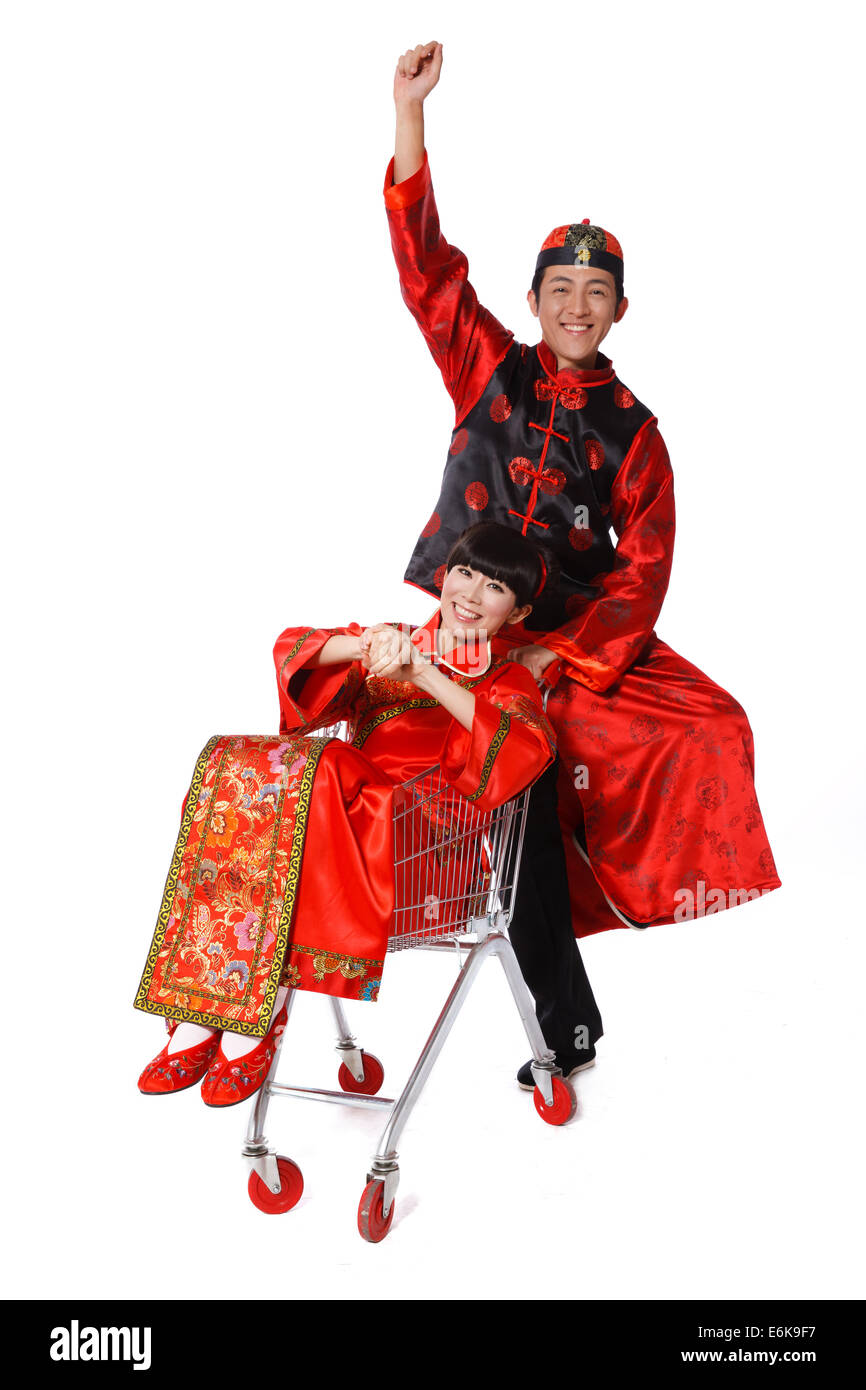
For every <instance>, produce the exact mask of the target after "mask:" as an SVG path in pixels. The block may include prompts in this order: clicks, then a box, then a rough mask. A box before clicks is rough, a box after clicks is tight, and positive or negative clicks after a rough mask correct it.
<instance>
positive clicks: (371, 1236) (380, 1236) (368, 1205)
mask: <svg viewBox="0 0 866 1390" xmlns="http://www.w3.org/2000/svg"><path fill="white" fill-rule="evenodd" d="M384 1197H385V1184H384V1182H383V1181H382V1179H381V1178H373V1179H372V1180H371V1181H370V1182H368V1183H367V1186H366V1187H365V1188H364V1191H363V1193H362V1194H361V1201H360V1204H359V1206H358V1230H359V1231H360V1232H361V1235H362V1236H363V1237H364V1239H365V1240H369V1241H370V1242H371V1243H372V1244H373V1245H376V1244H377V1243H378V1242H379V1241H380V1240H384V1239H385V1237H386V1235H387V1234H388V1232H389V1231H390V1229H391V1222H392V1221H393V1220H394V1210H395V1207H396V1205H397V1203H396V1202H392V1203H391V1210H390V1211H389V1212H388V1215H387V1216H383V1215H382V1205H383V1201H384Z"/></svg>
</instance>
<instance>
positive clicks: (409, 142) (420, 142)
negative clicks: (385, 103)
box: [394, 42, 442, 183]
mask: <svg viewBox="0 0 866 1390" xmlns="http://www.w3.org/2000/svg"><path fill="white" fill-rule="evenodd" d="M441 71H442V45H441V43H435V42H433V43H420V44H419V45H418V47H417V48H409V49H407V50H406V52H405V53H404V54H403V56H402V58H400V59H398V62H397V70H396V72H395V73H394V105H395V107H396V108H397V133H396V136H395V139H394V182H395V183H403V182H404V181H405V180H406V179H409V178H411V177H412V175H413V174H416V173H417V172H418V170H419V169H420V168H421V165H422V164H423V163H424V102H425V101H426V100H427V97H428V96H429V95H430V93H431V92H432V90H433V88H434V87H435V86H436V83H437V82H438V81H439V74H440V72H441Z"/></svg>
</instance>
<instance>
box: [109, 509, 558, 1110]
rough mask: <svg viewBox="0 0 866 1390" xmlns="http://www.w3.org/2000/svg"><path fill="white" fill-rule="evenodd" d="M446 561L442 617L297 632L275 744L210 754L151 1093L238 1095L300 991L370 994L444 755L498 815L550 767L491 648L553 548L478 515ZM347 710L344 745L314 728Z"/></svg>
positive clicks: (265, 1058)
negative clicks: (416, 830)
mask: <svg viewBox="0 0 866 1390" xmlns="http://www.w3.org/2000/svg"><path fill="white" fill-rule="evenodd" d="M445 569H446V573H445V575H444V576H443V583H442V597H441V601H440V604H439V608H438V610H437V612H436V613H434V615H433V617H432V618H431V619H430V620H429V622H428V623H426V624H424V625H423V626H422V627H420V628H416V629H415V630H414V631H410V630H409V629H408V628H401V627H394V626H391V625H387V624H379V625H378V626H375V627H369V628H364V629H362V628H360V627H358V626H357V625H353V626H351V627H349V628H343V629H339V630H328V631H326V630H315V629H312V628H289V629H287V630H286V631H285V632H284V633H283V634H282V635H281V636H280V638H279V639H278V641H277V644H276V647H275V649H274V660H275V663H276V668H277V681H278V686H279V694H280V709H281V720H280V736H279V737H278V738H250V737H236V738H230V737H221V738H219V737H218V738H215V739H212V740H211V741H210V743H209V744H208V745H207V746H206V748H205V749H204V751H203V752H202V754H201V756H200V758H199V761H198V764H197V767H196V773H195V776H194V778H193V783H192V787H191V789H190V794H189V796H188V797H187V800H186V803H185V806H184V813H183V817H182V822H181V830H180V835H179V837H178V842H177V845H176V848H175V854H174V858H173V861H172V868H171V870H170V872H169V877H168V881H167V884H166V890H165V894H164V897H163V904H162V909H161V911H160V915H159V919H158V922H157V928H156V932H155V934H154V938H153V942H152V944H151V950H150V953H149V955H148V961H147V966H146V968H145V972H144V976H143V978H142V982H141V986H140V988H139V992H138V996H137V998H136V1001H135V1002H136V1007H138V1008H141V1009H143V1010H145V1011H146V1012H148V1013H156V1014H161V1015H163V1016H164V1017H165V1018H166V1019H168V1020H171V1021H174V1022H176V1024H177V1026H176V1027H175V1028H174V1030H173V1033H172V1036H171V1037H170V1038H169V1041H168V1043H167V1044H166V1046H165V1047H164V1048H163V1050H162V1052H161V1053H160V1054H159V1055H158V1056H157V1057H155V1058H154V1059H153V1061H152V1062H150V1063H149V1064H148V1066H147V1067H146V1068H145V1070H144V1072H143V1073H142V1076H141V1078H140V1080H139V1088H140V1089H141V1090H142V1091H144V1092H145V1093H146V1094H165V1093H167V1092H169V1091H174V1090H183V1089H185V1088H186V1087H188V1086H191V1085H194V1084H195V1082H196V1081H198V1080H200V1079H201V1078H202V1076H204V1077H205V1080H204V1085H203V1087H202V1096H203V1099H204V1100H205V1103H206V1104H209V1105H220V1106H222V1105H231V1104H235V1103H237V1102H238V1101H240V1100H244V1099H246V1097H247V1096H248V1095H252V1094H253V1092H254V1091H256V1090H258V1088H259V1086H260V1085H261V1083H262V1080H263V1079H264V1076H265V1075H266V1073H267V1070H268V1067H269V1066H270V1062H271V1059H272V1057H273V1053H274V1049H275V1047H276V1043H277V1040H278V1038H279V1035H280V1033H281V1031H282V1028H283V1026H284V1024H285V1008H284V1000H285V996H286V993H287V991H288V989H289V988H297V989H309V990H314V991H317V992H320V993H327V994H337V995H341V996H344V997H350V998H360V999H375V998H376V994H377V991H378V986H379V982H380V979H381V971H382V965H383V961H384V955H385V948H386V945H387V938H388V931H389V926H390V925H391V923H392V919H393V911H394V867H393V856H394V850H393V829H392V815H391V813H392V804H393V796H394V788H395V786H397V785H399V784H400V783H402V782H405V781H407V780H408V779H410V778H411V777H413V776H415V775H416V774H417V773H419V772H422V771H424V770H425V769H426V768H428V767H430V766H431V765H432V764H434V763H439V764H441V766H442V770H443V773H444V776H445V778H446V780H447V782H448V783H449V784H450V786H451V787H452V788H453V790H454V792H455V793H457V794H459V796H460V797H462V798H466V800H468V801H469V802H470V803H471V804H472V805H473V806H475V807H476V808H477V809H478V810H481V811H484V810H487V809H490V808H492V807H495V806H498V805H501V804H502V803H503V802H505V801H507V800H509V799H510V798H511V797H513V796H516V795H517V794H518V793H519V792H521V791H522V790H523V789H524V788H525V787H526V786H528V785H529V784H530V783H532V782H533V781H535V779H536V778H538V777H539V776H540V775H541V773H542V772H543V771H544V769H545V767H546V766H547V765H548V763H549V762H550V761H551V758H552V756H553V751H554V744H553V738H552V735H551V732H550V729H549V726H548V724H547V721H546V719H545V717H544V714H543V711H542V707H541V702H540V697H539V694H538V690H537V687H536V685H535V682H534V680H533V679H532V677H531V676H530V674H529V673H528V671H526V670H525V668H523V667H521V666H519V665H517V664H515V663H513V662H509V661H508V660H506V659H504V658H503V657H501V656H497V655H494V653H493V651H492V647H491V642H492V639H493V637H494V636H495V634H496V633H497V632H498V631H499V629H500V628H501V627H503V625H505V624H508V623H515V622H520V621H522V620H523V618H525V617H526V616H527V614H528V613H529V612H530V611H531V600H532V598H533V597H534V596H535V595H536V594H537V593H538V592H539V590H540V589H541V587H542V585H543V581H544V575H545V567H544V564H543V562H542V560H541V558H540V555H539V552H538V551H537V550H536V548H535V547H534V546H533V545H532V543H531V542H529V541H528V540H526V539H525V538H524V537H523V536H521V535H520V533H519V532H518V531H516V530H514V529H512V528H510V527H507V526H499V525H486V524H482V525H480V526H475V527H472V528H471V529H470V530H469V531H468V532H465V533H464V535H463V536H461V537H460V538H459V540H458V541H457V543H456V544H455V546H454V547H453V549H452V551H451V553H450V555H449V556H448V560H447V563H446V566H445ZM344 719H345V720H348V721H349V724H350V738H349V742H348V744H347V743H343V742H340V741H335V740H331V739H327V738H311V737H310V736H309V734H310V731H312V730H314V729H317V728H322V727H325V726H328V725H331V724H334V723H335V722H337V721H339V720H344ZM302 865H303V870H302ZM251 1043H252V1045H251ZM205 1073H207V1074H206V1075H205Z"/></svg>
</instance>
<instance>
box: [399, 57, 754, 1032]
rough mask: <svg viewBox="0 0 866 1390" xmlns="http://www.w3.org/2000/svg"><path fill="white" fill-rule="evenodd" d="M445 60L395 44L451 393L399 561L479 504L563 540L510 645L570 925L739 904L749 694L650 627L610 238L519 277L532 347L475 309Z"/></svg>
mask: <svg viewBox="0 0 866 1390" xmlns="http://www.w3.org/2000/svg"><path fill="white" fill-rule="evenodd" d="M441 66H442V48H441V45H440V44H436V43H431V44H425V45H421V46H420V47H419V48H416V49H414V50H409V51H408V52H407V53H406V54H404V56H403V57H402V58H401V59H400V60H399V62H398V65H397V71H396V73H395V78H394V100H395V105H396V112H397V130H396V141H395V154H394V161H393V165H392V167H390V168H389V170H388V174H387V176H386V183H385V201H386V206H387V209H388V217H389V223H390V230H391V239H392V245H393V249H394V255H395V259H396V261H397V265H398V269H399V272H400V283H401V288H402V291H403V297H404V299H405V300H406V303H407V304H408V306H409V308H410V310H411V311H412V313H413V315H414V316H415V318H416V320H417V322H418V324H419V326H420V327H421V330H422V332H423V333H424V336H425V338H426V340H427V343H428V346H429V347H430V350H431V352H432V354H433V356H434V358H435V360H436V362H437V365H438V366H439V368H440V371H441V372H442V375H443V378H444V380H445V384H446V386H447V388H448V390H449V392H450V394H451V397H452V400H453V401H454V404H455V411H456V421H455V430H454V433H453V435H452V440H451V445H450V448H449V451H448V453H449V457H448V461H447V464H446V468H445V474H444V478H443V484H442V491H441V494H440V498H439V501H438V503H437V505H436V508H435V509H434V511H433V514H432V515H431V517H430V519H429V521H428V522H427V525H426V526H425V527H424V530H423V531H422V534H421V537H420V538H419V541H418V544H417V546H416V548H415V552H414V554H413V556H412V559H411V561H410V564H409V568H408V570H407V574H406V578H407V580H409V581H410V582H411V583H414V584H416V585H418V586H419V587H420V588H422V589H425V590H427V591H428V592H430V593H436V592H437V585H438V583H439V582H440V569H441V564H442V561H443V559H444V555H445V554H446V553H447V551H448V548H449V546H450V544H451V543H452V541H453V538H454V536H455V535H456V534H458V533H459V532H460V531H461V530H462V529H463V527H464V526H465V525H466V524H467V523H468V520H469V519H470V518H472V517H475V518H477V519H478V520H497V521H505V522H507V523H509V524H511V525H515V526H517V527H519V528H520V529H521V530H522V532H523V534H524V535H530V534H531V535H534V536H536V538H538V539H541V540H543V542H544V544H546V545H547V546H548V547H550V549H552V550H553V551H554V553H555V555H556V557H557V560H558V562H559V570H560V573H559V575H558V578H557V580H556V582H555V583H552V584H551V585H549V586H547V588H546V589H545V590H544V591H543V592H542V594H541V595H540V596H539V598H538V599H537V600H536V603H535V605H534V608H533V613H532V617H531V619H530V622H531V627H529V626H527V627H518V628H513V629H511V637H512V645H513V647H514V648H515V650H513V652H512V655H513V656H514V659H516V660H518V661H521V662H522V663H523V664H524V665H526V666H527V667H528V668H529V670H530V671H531V672H532V674H533V675H534V676H535V677H536V678H537V679H545V680H546V681H547V682H548V683H550V684H551V685H552V686H553V689H552V693H551V697H550V701H549V704H548V714H549V716H550V718H551V721H552V723H553V725H554V728H555V730H556V733H557V738H558V744H559V754H560V767H559V773H558V791H559V817H560V822H561V826H562V830H563V839H564V846H565V855H566V860H567V866H568V875H569V880H570V885H571V901H572V908H573V920H574V931H575V934H576V935H578V936H583V935H587V934H589V933H591V932H595V931H601V930H605V929H607V928H609V927H615V926H622V925H627V926H629V925H630V926H641V927H644V926H650V925H653V924H659V923H665V922H670V921H672V920H679V919H680V918H682V917H688V916H690V915H700V913H701V912H702V911H703V910H705V906H707V905H708V906H709V907H710V910H717V909H718V908H720V907H723V906H732V905H734V904H736V903H737V902H741V901H743V900H745V899H746V898H748V897H749V896H757V895H758V894H760V893H762V892H766V891H769V890H770V889H772V888H776V887H778V886H779V879H778V876H777V874H776V869H775V865H774V862H773V856H772V852H771V850H770V847H769V844H768V842H767V837H766V834H765V831H764V826H763V821H762V819H761V813H760V809H759V807H758V803H757V799H756V796H755V789H754V780H753V772H754V762H753V746H752V737H751V731H750V729H749V725H748V720H747V719H746V716H745V714H744V712H743V710H742V709H741V708H740V706H739V705H738V704H737V703H736V701H734V700H733V699H732V698H731V696H729V695H728V694H727V693H726V692H725V691H723V690H722V689H721V688H720V687H719V686H717V685H716V684H715V683H714V682H713V681H711V680H710V679H709V678H708V677H707V676H705V675H704V674H703V672H701V671H699V670H698V669H697V668H696V667H694V666H692V665H691V664H690V663H689V662H687V661H685V660H683V658H682V657H680V656H678V655H677V654H676V653H675V652H673V651H672V650H671V649H670V648H669V647H667V646H666V645H665V644H664V643H663V642H660V641H659V640H658V638H657V637H656V636H655V633H654V631H653V626H654V624H655V622H656V619H657V617H658V614H659V611H660V609H661V605H662V601H663V599H664V595H665V591H666V589H667V583H668V578H669V574H670V566H671V559H672V553H673V539H674V502H673V481H672V475H671V469H670V462H669V459H668V455H667V450H666V448H665V445H664V442H663V440H662V438H661V435H660V434H659V431H658V428H657V424H656V421H655V417H654V416H653V415H652V413H651V412H650V411H649V410H647V409H646V407H645V406H643V405H642V404H641V403H640V402H639V401H638V400H637V399H636V397H635V396H634V394H633V393H632V392H631V391H630V390H629V389H628V388H627V387H626V386H624V385H623V384H622V383H621V382H620V381H619V380H618V378H617V377H616V375H615V373H614V371H613V367H612V365H611V363H610V362H609V360H608V359H607V358H606V357H604V356H603V355H602V354H601V353H600V352H599V348H600V345H601V343H602V342H603V340H604V339H605V337H606V336H607V334H608V332H609V331H610V329H611V327H612V326H613V324H614V323H617V322H619V321H620V320H621V319H622V317H623V315H624V314H625V312H626V310H627V308H628V300H627V299H626V298H625V295H624V285H623V273H624V272H623V257H622V249H621V247H620V245H619V243H618V241H617V240H616V238H614V237H613V236H611V234H610V233H608V232H605V231H604V229H603V228H600V227H595V226H592V225H590V224H589V223H588V221H585V222H583V223H574V224H568V225H565V226H563V227H558V228H556V229H555V230H554V231H553V232H552V233H551V234H550V236H549V237H548V238H547V240H546V241H545V242H544V244H543V246H542V249H541V252H540V254H539V257H538V261H537V264H536V270H535V277H534V279H533V282H532V288H531V289H530V290H529V293H528V295H527V299H528V302H529V307H530V309H531V311H532V313H533V314H534V315H535V317H536V318H537V319H538V320H539V325H540V328H541V332H542V341H541V342H540V343H539V344H537V345H536V346H535V347H527V346H525V345H522V344H520V343H517V342H516V341H515V340H514V337H513V334H511V333H510V332H508V331H507V330H506V329H505V328H504V327H503V326H502V325H501V324H500V323H499V322H498V320H496V319H495V318H494V317H493V315H492V314H490V313H489V312H488V311H487V310H486V309H484V308H483V307H482V306H481V305H479V303H478V300H477V298H476V296H475V293H474V291H473V289H472V287H471V285H470V284H469V280H468V266H467V263H466V259H465V257H464V256H463V255H462V253H460V252H459V251H457V250H456V249H455V248H454V247H451V246H449V244H448V243H447V241H446V240H445V239H444V238H443V237H442V235H441V232H440V230H439V222H438V215H437V212H436V205H435V201H434V198H433V190H432V183H431V180H430V173H429V167H428V164H427V158H426V153H425V149H424V101H425V99H426V97H427V96H428V95H429V93H430V92H431V91H432V89H433V88H434V87H435V86H436V83H437V82H438V81H439V76H440V72H441ZM611 530H612V531H613V532H614V533H615V536H616V541H615V543H614V541H613V539H612V536H611ZM530 861H531V856H530ZM530 988H533V985H532V983H531V981H530ZM542 1027H544V1024H542ZM545 1036H547V1033H545ZM551 1045H554V1046H556V1044H551ZM557 1051H559V1048H558V1046H557Z"/></svg>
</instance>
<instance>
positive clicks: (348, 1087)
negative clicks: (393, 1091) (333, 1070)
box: [337, 1052, 385, 1096]
mask: <svg viewBox="0 0 866 1390" xmlns="http://www.w3.org/2000/svg"><path fill="white" fill-rule="evenodd" d="M361 1056H362V1058H363V1059H364V1080H363V1081H356V1080H355V1078H354V1076H353V1075H352V1073H351V1072H350V1071H349V1068H348V1067H347V1066H346V1064H345V1062H343V1063H342V1064H341V1066H340V1070H339V1071H338V1072H337V1080H338V1081H339V1083H340V1090H341V1091H349V1092H351V1094H352V1095H355V1096H375V1095H376V1093H377V1091H379V1090H380V1088H381V1085H382V1082H383V1081H384V1080H385V1068H384V1067H383V1066H382V1063H381V1062H380V1061H379V1058H378V1057H374V1056H373V1054H372V1052H362V1053H361Z"/></svg>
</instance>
